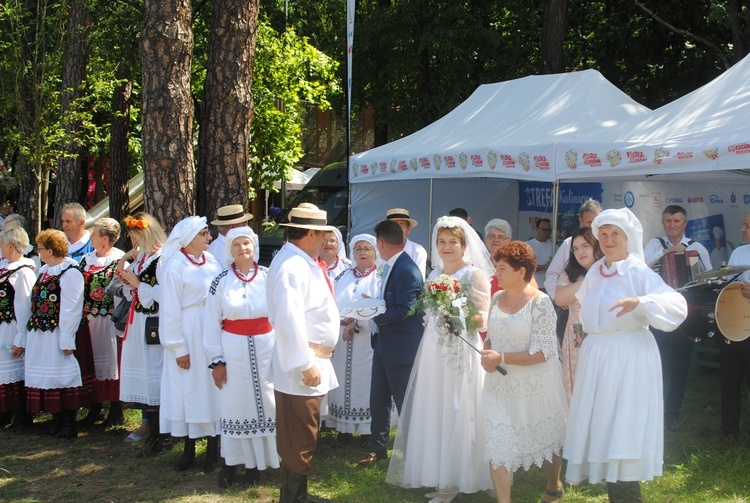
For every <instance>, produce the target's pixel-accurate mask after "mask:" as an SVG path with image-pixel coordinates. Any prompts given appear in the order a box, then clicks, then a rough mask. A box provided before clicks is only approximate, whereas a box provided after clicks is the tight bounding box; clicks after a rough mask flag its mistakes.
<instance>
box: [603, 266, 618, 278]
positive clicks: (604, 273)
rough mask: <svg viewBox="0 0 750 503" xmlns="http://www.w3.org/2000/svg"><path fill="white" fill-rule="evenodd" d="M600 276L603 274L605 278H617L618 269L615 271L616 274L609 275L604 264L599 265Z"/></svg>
mask: <svg viewBox="0 0 750 503" xmlns="http://www.w3.org/2000/svg"><path fill="white" fill-rule="evenodd" d="M599 274H601V275H602V277H604V278H614V277H615V276H617V269H615V272H611V273H609V274H607V273H606V272H604V264H599Z"/></svg>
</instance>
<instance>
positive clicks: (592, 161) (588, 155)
mask: <svg viewBox="0 0 750 503" xmlns="http://www.w3.org/2000/svg"><path fill="white" fill-rule="evenodd" d="M583 164H584V166H591V167H592V168H598V167H599V166H601V165H602V159H601V157H599V154H597V153H596V152H584V153H583Z"/></svg>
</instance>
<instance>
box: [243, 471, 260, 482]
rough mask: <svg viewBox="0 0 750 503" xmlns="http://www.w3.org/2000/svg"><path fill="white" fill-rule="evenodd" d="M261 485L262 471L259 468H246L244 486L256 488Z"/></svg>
mask: <svg viewBox="0 0 750 503" xmlns="http://www.w3.org/2000/svg"><path fill="white" fill-rule="evenodd" d="M259 484H260V470H258V469H257V468H245V478H244V479H242V485H243V486H246V487H255V486H257V485H259Z"/></svg>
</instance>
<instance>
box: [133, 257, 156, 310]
mask: <svg viewBox="0 0 750 503" xmlns="http://www.w3.org/2000/svg"><path fill="white" fill-rule="evenodd" d="M159 258H160V257H157V258H155V259H154V260H153V261H152V262H151V263H150V264H149V265H148V266H147V267H146V268H145V269H144V270H143V271H142V272H141V273H140V274H139V275H138V279H139V280H141V281H143V282H145V283H146V284H148V285H151V286H154V285H156V266H157V264H158V263H159ZM135 311H136V312H138V313H143V314H156V313H158V312H159V303H158V302H156V301H154V303H153V304H151V307H149V308H146V307H143V304H141V301H140V300H138V301H137V302H136V303H135Z"/></svg>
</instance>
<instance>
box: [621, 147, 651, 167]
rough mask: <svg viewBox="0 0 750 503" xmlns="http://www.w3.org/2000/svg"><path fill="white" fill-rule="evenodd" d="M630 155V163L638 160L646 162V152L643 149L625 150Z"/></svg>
mask: <svg viewBox="0 0 750 503" xmlns="http://www.w3.org/2000/svg"><path fill="white" fill-rule="evenodd" d="M625 155H627V156H628V164H635V163H638V162H646V160H647V158H646V154H645V153H644V152H643V151H641V150H633V151H632V152H625Z"/></svg>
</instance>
